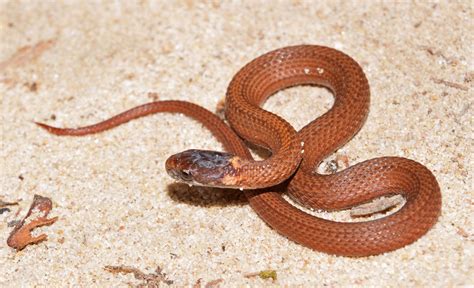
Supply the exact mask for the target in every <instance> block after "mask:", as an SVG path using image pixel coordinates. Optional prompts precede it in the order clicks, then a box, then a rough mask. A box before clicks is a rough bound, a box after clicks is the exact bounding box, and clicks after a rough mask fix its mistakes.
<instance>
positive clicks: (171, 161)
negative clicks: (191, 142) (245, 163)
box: [166, 149, 240, 188]
mask: <svg viewBox="0 0 474 288" xmlns="http://www.w3.org/2000/svg"><path fill="white" fill-rule="evenodd" d="M239 166H240V158H238V157H237V156H234V155H233V154H230V153H225V152H217V151H207V150H196V149H191V150H186V151H183V152H181V153H178V154H174V155H172V156H170V157H169V158H168V160H166V171H167V172H168V174H169V175H170V176H171V177H173V178H174V179H176V180H179V181H181V182H185V183H188V184H191V185H201V186H211V187H226V188H239V187H238V186H237V184H238V181H237V179H238V177H237V176H238V173H237V172H238V168H239Z"/></svg>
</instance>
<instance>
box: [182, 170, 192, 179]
mask: <svg viewBox="0 0 474 288" xmlns="http://www.w3.org/2000/svg"><path fill="white" fill-rule="evenodd" d="M180 178H181V179H182V180H184V181H190V180H192V178H193V175H192V174H191V173H190V172H189V171H187V170H182V171H180Z"/></svg>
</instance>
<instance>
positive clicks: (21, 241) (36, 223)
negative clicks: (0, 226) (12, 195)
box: [7, 195, 58, 251]
mask: <svg viewBox="0 0 474 288" xmlns="http://www.w3.org/2000/svg"><path fill="white" fill-rule="evenodd" d="M52 207H53V204H52V202H51V199H49V198H47V197H43V196H40V195H35V196H34V198H33V203H32V204H31V207H30V209H29V210H28V213H27V214H26V216H25V218H23V220H21V221H20V222H19V223H18V224H17V225H16V226H15V228H14V229H13V231H12V232H11V233H10V236H9V237H8V239H7V244H8V246H10V247H12V248H14V249H16V250H17V251H20V250H22V249H23V248H25V247H26V246H28V245H30V244H37V243H40V242H42V241H45V240H46V239H47V238H48V236H47V235H46V234H41V235H39V236H37V237H33V236H32V235H31V231H32V230H33V229H35V228H37V227H41V226H49V225H51V224H53V223H54V222H56V220H58V217H54V218H51V219H48V218H47V217H48V214H49V212H50V211H51V209H52ZM32 215H33V219H31V220H29V219H28V218H30V216H32ZM27 220H28V221H27Z"/></svg>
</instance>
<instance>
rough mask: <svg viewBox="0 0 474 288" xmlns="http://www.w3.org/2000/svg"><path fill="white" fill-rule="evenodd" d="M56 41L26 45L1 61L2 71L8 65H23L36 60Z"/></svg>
mask: <svg viewBox="0 0 474 288" xmlns="http://www.w3.org/2000/svg"><path fill="white" fill-rule="evenodd" d="M55 43H56V40H55V39H49V40H43V41H39V42H38V43H36V44H35V45H33V46H30V45H27V46H24V47H22V48H20V49H18V51H17V52H16V53H15V54H13V55H12V56H11V57H10V58H9V59H7V60H5V61H3V62H0V71H2V70H4V69H5V68H7V67H8V66H15V67H18V66H21V65H23V64H25V63H28V62H32V61H35V60H36V59H38V58H39V57H40V56H41V55H42V54H43V53H44V52H45V51H47V50H48V49H50V48H51V47H53V46H54V44H55Z"/></svg>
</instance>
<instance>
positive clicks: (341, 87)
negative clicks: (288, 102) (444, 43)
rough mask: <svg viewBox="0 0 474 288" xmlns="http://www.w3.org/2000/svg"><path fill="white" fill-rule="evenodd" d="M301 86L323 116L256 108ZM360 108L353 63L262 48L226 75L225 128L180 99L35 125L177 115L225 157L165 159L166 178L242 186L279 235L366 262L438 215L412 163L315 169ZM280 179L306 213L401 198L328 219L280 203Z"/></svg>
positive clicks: (365, 108) (204, 154)
mask: <svg viewBox="0 0 474 288" xmlns="http://www.w3.org/2000/svg"><path fill="white" fill-rule="evenodd" d="M302 84H312V85H320V86H324V87H327V88H328V89H330V90H331V91H332V92H333V94H334V98H335V100H334V104H333V106H332V107H331V109H330V110H329V111H327V112H326V113H325V114H323V115H322V116H320V117H319V118H317V119H315V120H313V121H312V122H310V123H309V124H307V125H306V126H305V127H303V128H302V129H301V130H300V131H295V129H294V128H293V127H292V126H291V125H290V124H289V123H288V122H286V121H285V120H284V119H282V118H280V117H279V116H277V115H275V114H273V113H270V112H268V111H266V110H263V109H262V108H261V105H262V103H263V102H264V101H265V100H266V99H267V98H268V97H270V96H271V95H272V94H274V93H275V92H277V91H279V90H282V89H285V88H288V87H291V86H296V85H302ZM369 104H370V92H369V84H368V81H367V79H366V77H365V74H364V72H363V71H362V68H361V67H360V66H359V64H357V62H356V61H355V60H353V59H352V58H351V57H349V56H348V55H346V54H344V53H343V52H340V51H338V50H335V49H332V48H328V47H324V46H316V45H298V46H290V47H284V48H280V49H277V50H274V51H271V52H268V53H266V54H264V55H262V56H260V57H258V58H256V59H254V60H253V61H251V62H250V63H248V64H247V65H245V66H244V67H243V68H242V69H240V71H239V72H238V73H237V74H236V75H235V76H234V77H233V79H232V81H231V83H230V84H229V86H228V90H227V95H226V107H225V116H226V119H227V121H228V123H229V124H230V127H232V128H230V127H229V126H227V125H226V124H225V123H224V122H223V121H222V120H221V119H220V118H219V117H217V116H216V115H215V114H213V113H212V112H210V111H208V110H206V109H204V108H202V107H200V106H198V105H195V104H192V103H189V102H184V101H156V102H151V103H148V104H144V105H141V106H138V107H135V108H132V109H130V110H128V111H125V112H123V113H121V114H118V115H116V116H114V117H112V118H110V119H108V120H105V121H103V122H100V123H97V124H94V125H90V126H85V127H80V128H55V127H52V126H49V125H46V124H43V123H37V124H38V125H39V126H41V127H42V128H45V129H46V130H47V131H49V132H50V133H53V134H56V135H70V136H80V135H86V134H92V133H98V132H101V131H104V130H107V129H110V128H112V127H115V126H118V125H120V124H122V123H125V122H127V121H130V120H132V119H136V118H138V117H143V116H145V115H149V114H153V113H158V112H168V113H182V114H185V115H187V116H189V117H192V118H194V119H196V120H197V121H199V122H201V123H202V124H203V125H204V126H205V127H207V128H208V129H209V130H210V131H212V133H213V134H214V136H215V137H216V138H217V139H218V140H219V141H220V142H222V144H223V146H224V149H225V150H226V152H217V151H204V150H195V149H193V150H187V151H184V152H181V153H178V154H175V155H172V156H170V157H169V158H168V160H167V161H166V169H167V171H168V174H169V175H170V176H172V177H174V178H175V179H178V180H180V181H183V182H186V183H189V184H196V185H204V186H214V187H227V188H240V189H242V190H244V189H245V195H246V196H247V198H248V201H249V203H250V205H251V207H252V208H253V209H254V210H255V212H256V213H257V214H258V215H259V216H260V217H261V218H262V219H263V220H264V221H265V222H266V223H267V224H268V225H269V226H271V227H272V228H274V229H275V230H276V231H278V232H279V233H280V234H282V235H284V236H286V237H287V238H289V239H291V240H293V241H295V242H297V243H300V244H302V245H304V246H307V247H309V248H312V249H315V250H318V251H323V252H326V253H329V254H336V255H343V256H368V255H376V254H381V253H384V252H387V251H392V250H395V249H398V248H401V247H403V246H405V245H408V244H410V243H412V242H414V241H416V240H417V239H418V238H420V237H421V236H423V235H424V234H425V233H426V232H427V231H428V230H429V229H430V228H431V227H432V226H433V225H434V224H435V223H436V221H437V218H438V216H439V214H440V211H441V193H440V188H439V185H438V183H437V181H436V179H435V177H434V176H433V174H432V173H431V172H430V171H429V170H428V169H427V168H426V167H425V166H423V165H421V164H419V163H417V162H415V161H413V160H409V159H405V158H399V157H381V158H375V159H371V160H367V161H364V162H361V163H358V164H356V165H354V166H351V167H349V168H347V169H345V170H343V171H340V172H337V173H334V174H330V175H322V174H318V173H316V172H315V167H317V166H318V165H319V164H320V163H321V162H322V161H323V159H325V158H326V157H327V156H328V155H330V154H332V153H333V152H334V151H336V150H337V149H338V148H339V147H341V146H342V145H344V144H345V143H346V142H347V141H349V140H350V139H351V138H352V137H353V136H354V135H355V134H356V133H357V132H358V131H359V130H360V129H361V127H362V125H363V123H364V121H365V119H366V118H367V114H368V112H369ZM242 138H243V139H245V140H247V141H249V142H251V143H253V144H255V145H258V146H261V147H264V148H266V149H268V150H270V151H271V156H270V157H268V158H267V159H264V160H261V161H255V160H253V158H252V156H251V154H250V152H249V150H248V148H247V146H246V145H245V143H244V142H243V141H242ZM280 183H284V185H285V187H286V190H287V192H288V194H289V195H290V197H291V198H293V199H294V200H295V201H296V202H298V203H299V204H301V205H303V206H305V207H309V208H315V209H324V210H341V209H347V208H350V207H353V206H355V205H359V204H362V203H366V202H369V201H371V200H373V199H375V198H379V197H381V196H387V195H394V194H400V195H402V196H403V197H404V198H405V199H406V203H405V204H404V205H403V207H402V208H400V210H398V211H396V212H395V213H393V214H390V215H388V216H385V217H383V218H379V219H376V220H372V221H366V222H357V223H356V222H335V221H330V220H325V219H322V218H318V217H315V216H312V215H310V214H308V213H305V212H303V211H302V210H300V209H298V208H296V207H295V206H293V205H292V204H290V203H289V202H288V201H286V200H285V199H284V198H283V197H282V194H281V192H279V191H277V189H275V188H274V186H275V185H277V184H280Z"/></svg>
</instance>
